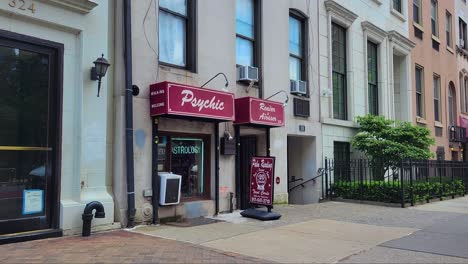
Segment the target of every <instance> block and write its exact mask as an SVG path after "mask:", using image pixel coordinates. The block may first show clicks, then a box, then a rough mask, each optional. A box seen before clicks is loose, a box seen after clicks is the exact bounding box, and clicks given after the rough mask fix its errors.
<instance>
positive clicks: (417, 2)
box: [413, 0, 422, 25]
mask: <svg viewBox="0 0 468 264" xmlns="http://www.w3.org/2000/svg"><path fill="white" fill-rule="evenodd" d="M413 21H414V22H416V23H418V24H419V25H422V19H421V0H413Z"/></svg>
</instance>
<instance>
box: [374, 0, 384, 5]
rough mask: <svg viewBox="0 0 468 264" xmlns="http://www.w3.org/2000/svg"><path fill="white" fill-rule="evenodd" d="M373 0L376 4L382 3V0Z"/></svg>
mask: <svg viewBox="0 0 468 264" xmlns="http://www.w3.org/2000/svg"><path fill="white" fill-rule="evenodd" d="M372 1H374V3H376V4H378V5H381V4H382V0H372Z"/></svg>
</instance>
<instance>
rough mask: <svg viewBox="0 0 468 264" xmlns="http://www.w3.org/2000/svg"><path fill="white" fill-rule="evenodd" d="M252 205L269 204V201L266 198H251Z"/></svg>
mask: <svg viewBox="0 0 468 264" xmlns="http://www.w3.org/2000/svg"><path fill="white" fill-rule="evenodd" d="M252 202H253V203H261V204H271V200H270V199H268V198H256V197H253V198H252Z"/></svg>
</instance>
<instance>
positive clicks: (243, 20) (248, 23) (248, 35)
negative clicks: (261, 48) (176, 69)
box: [236, 0, 258, 66]
mask: <svg viewBox="0 0 468 264" xmlns="http://www.w3.org/2000/svg"><path fill="white" fill-rule="evenodd" d="M257 10H258V1H257V0H237V1H236V64H237V65H243V66H256V65H257V54H256V53H257V49H258V38H257V35H258V32H257V31H258V30H257V24H258V16H257V15H256V14H257Z"/></svg>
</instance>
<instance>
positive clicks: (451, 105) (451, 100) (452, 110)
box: [448, 82, 457, 126]
mask: <svg viewBox="0 0 468 264" xmlns="http://www.w3.org/2000/svg"><path fill="white" fill-rule="evenodd" d="M456 107H457V106H456V104H455V86H454V85H453V82H450V84H449V91H448V111H449V113H448V114H449V115H448V116H449V125H451V126H452V125H456V124H457V119H456V115H457V109H456Z"/></svg>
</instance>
